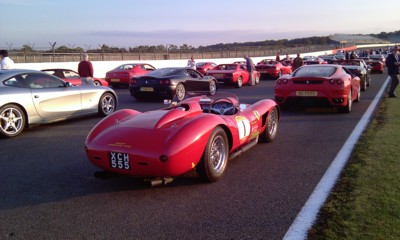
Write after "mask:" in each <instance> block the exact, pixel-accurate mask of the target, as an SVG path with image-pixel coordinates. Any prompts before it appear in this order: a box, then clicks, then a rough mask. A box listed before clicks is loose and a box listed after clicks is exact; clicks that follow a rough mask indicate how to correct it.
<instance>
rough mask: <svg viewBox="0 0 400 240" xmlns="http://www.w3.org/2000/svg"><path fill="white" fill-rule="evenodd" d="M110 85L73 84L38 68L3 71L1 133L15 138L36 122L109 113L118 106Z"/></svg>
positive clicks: (0, 77)
mask: <svg viewBox="0 0 400 240" xmlns="http://www.w3.org/2000/svg"><path fill="white" fill-rule="evenodd" d="M117 101H118V100H117V94H116V93H115V92H114V91H113V90H112V89H111V88H109V87H103V86H95V85H85V86H73V85H72V84H71V83H69V82H65V81H63V80H62V79H60V78H58V77H55V76H52V75H50V74H47V73H44V72H42V71H35V70H23V69H9V70H0V135H2V136H5V137H15V136H17V135H18V134H20V133H21V132H22V131H23V130H24V128H26V127H29V126H30V125H32V124H41V123H50V122H55V121H61V120H65V119H69V118H74V117H79V116H83V115H87V114H93V113H98V114H100V115H102V116H107V115H110V114H111V113H113V112H114V111H115V110H116V107H117Z"/></svg>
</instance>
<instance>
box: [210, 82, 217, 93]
mask: <svg viewBox="0 0 400 240" xmlns="http://www.w3.org/2000/svg"><path fill="white" fill-rule="evenodd" d="M209 91H210V95H211V96H214V95H215V93H216V92H217V83H216V82H215V81H214V80H213V81H210V85H209Z"/></svg>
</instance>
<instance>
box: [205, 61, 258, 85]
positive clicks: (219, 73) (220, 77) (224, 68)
mask: <svg viewBox="0 0 400 240" xmlns="http://www.w3.org/2000/svg"><path fill="white" fill-rule="evenodd" d="M253 74H254V77H255V78H256V77H258V78H260V74H259V72H258V71H253ZM206 75H207V76H213V77H214V78H215V79H217V81H218V82H223V83H225V84H233V85H236V84H237V82H238V79H239V77H241V78H242V81H243V85H246V84H248V83H249V72H248V71H247V68H246V66H245V65H243V64H239V63H228V64H219V65H218V66H216V67H215V68H214V69H212V70H209V71H207V73H206Z"/></svg>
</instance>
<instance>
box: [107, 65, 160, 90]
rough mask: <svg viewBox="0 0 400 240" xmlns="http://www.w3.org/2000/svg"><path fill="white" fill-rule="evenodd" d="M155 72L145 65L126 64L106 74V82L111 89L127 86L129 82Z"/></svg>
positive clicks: (150, 66) (152, 68) (151, 67)
mask: <svg viewBox="0 0 400 240" xmlns="http://www.w3.org/2000/svg"><path fill="white" fill-rule="evenodd" d="M154 70H156V68H155V67H153V66H152V65H150V64H147V63H126V64H122V65H120V66H118V67H116V68H115V69H113V70H111V71H108V72H107V73H106V81H107V82H108V84H110V85H111V86H112V87H119V86H129V83H130V80H131V79H132V78H133V77H135V76H141V75H144V74H146V73H149V72H151V71H154Z"/></svg>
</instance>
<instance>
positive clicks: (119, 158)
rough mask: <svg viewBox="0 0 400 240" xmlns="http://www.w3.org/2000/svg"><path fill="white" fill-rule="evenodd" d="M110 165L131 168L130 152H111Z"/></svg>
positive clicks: (117, 167) (125, 168) (118, 167)
mask: <svg viewBox="0 0 400 240" xmlns="http://www.w3.org/2000/svg"><path fill="white" fill-rule="evenodd" d="M109 158H110V167H111V168H116V169H124V170H129V169H131V163H130V161H129V154H127V153H118V152H110V153H109Z"/></svg>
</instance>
